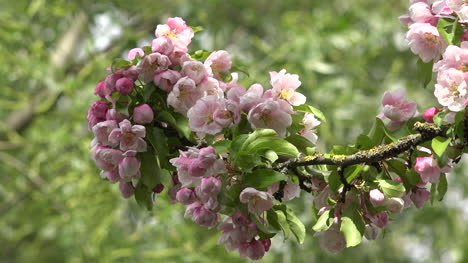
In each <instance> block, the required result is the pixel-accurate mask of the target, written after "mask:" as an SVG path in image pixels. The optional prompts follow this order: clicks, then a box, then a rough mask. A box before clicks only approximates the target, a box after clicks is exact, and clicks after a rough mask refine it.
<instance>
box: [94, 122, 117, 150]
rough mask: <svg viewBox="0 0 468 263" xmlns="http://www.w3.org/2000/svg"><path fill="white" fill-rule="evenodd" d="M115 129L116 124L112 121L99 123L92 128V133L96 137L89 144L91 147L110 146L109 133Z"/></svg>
mask: <svg viewBox="0 0 468 263" xmlns="http://www.w3.org/2000/svg"><path fill="white" fill-rule="evenodd" d="M116 128H117V122H116V121H114V120H109V121H103V122H100V123H98V124H96V125H94V127H93V133H94V136H95V137H96V138H95V139H94V140H93V142H92V143H91V147H93V146H94V145H96V144H97V143H99V144H100V145H104V146H111V145H112V144H111V143H110V142H109V135H110V133H111V132H112V131H113V130H114V129H116Z"/></svg>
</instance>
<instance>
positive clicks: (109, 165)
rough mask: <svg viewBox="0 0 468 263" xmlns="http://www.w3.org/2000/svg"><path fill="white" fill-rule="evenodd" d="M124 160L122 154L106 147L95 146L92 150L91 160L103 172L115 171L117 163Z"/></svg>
mask: <svg viewBox="0 0 468 263" xmlns="http://www.w3.org/2000/svg"><path fill="white" fill-rule="evenodd" d="M123 158H124V156H123V152H122V151H120V150H116V149H112V148H109V147H106V146H99V145H98V146H97V147H96V148H94V150H93V155H92V159H93V161H94V162H95V163H96V166H97V167H98V168H99V169H101V170H105V171H113V170H115V169H117V167H118V165H119V162H120V161H121V160H122V159H123Z"/></svg>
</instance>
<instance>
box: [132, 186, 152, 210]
mask: <svg viewBox="0 0 468 263" xmlns="http://www.w3.org/2000/svg"><path fill="white" fill-rule="evenodd" d="M152 193H153V191H152V189H150V188H148V187H147V186H145V185H144V184H143V183H142V182H141V181H140V182H138V184H137V186H136V187H135V200H136V201H137V203H138V205H140V206H141V207H144V208H146V209H148V210H151V209H153V199H152V198H151V194H152Z"/></svg>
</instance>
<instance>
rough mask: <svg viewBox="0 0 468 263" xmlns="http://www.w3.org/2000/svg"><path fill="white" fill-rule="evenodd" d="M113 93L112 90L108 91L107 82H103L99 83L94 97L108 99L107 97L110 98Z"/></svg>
mask: <svg viewBox="0 0 468 263" xmlns="http://www.w3.org/2000/svg"><path fill="white" fill-rule="evenodd" d="M112 92H113V90H111V89H108V88H107V87H106V82H105V81H101V82H99V83H98V84H97V85H96V88H95V89H94V95H97V96H99V97H101V98H103V99H104V98H106V96H109V95H111V94H112Z"/></svg>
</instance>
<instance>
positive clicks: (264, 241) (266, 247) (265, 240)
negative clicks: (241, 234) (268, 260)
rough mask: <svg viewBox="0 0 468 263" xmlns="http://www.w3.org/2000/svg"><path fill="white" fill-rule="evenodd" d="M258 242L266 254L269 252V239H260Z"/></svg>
mask: <svg viewBox="0 0 468 263" xmlns="http://www.w3.org/2000/svg"><path fill="white" fill-rule="evenodd" d="M258 241H260V242H262V245H263V247H264V248H265V252H268V251H269V250H270V247H271V239H260V240H258Z"/></svg>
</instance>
